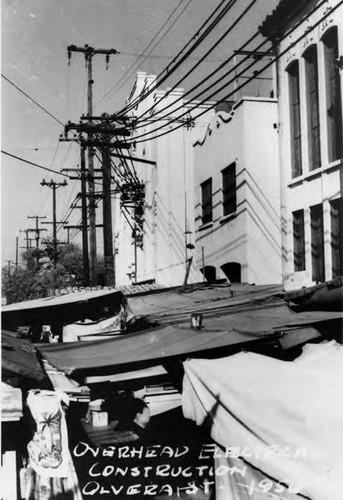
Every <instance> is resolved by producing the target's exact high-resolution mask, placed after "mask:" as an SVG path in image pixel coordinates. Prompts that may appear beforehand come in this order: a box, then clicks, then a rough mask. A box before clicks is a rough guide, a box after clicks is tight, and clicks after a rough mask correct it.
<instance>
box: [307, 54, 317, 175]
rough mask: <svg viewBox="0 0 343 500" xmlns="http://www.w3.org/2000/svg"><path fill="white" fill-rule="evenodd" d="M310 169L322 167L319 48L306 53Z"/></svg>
mask: <svg viewBox="0 0 343 500" xmlns="http://www.w3.org/2000/svg"><path fill="white" fill-rule="evenodd" d="M305 67H306V93H307V116H308V140H309V164H310V170H314V169H315V168H318V167H320V125H319V93H318V58H317V48H316V47H311V48H310V49H309V50H308V51H307V52H306V54H305Z"/></svg>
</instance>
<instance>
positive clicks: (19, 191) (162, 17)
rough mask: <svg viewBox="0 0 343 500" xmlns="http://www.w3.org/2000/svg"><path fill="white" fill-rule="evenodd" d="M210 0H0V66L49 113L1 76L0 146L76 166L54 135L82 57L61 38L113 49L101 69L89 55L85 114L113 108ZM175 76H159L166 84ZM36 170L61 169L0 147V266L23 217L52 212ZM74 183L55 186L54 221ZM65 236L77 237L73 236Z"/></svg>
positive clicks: (240, 3) (163, 58)
mask: <svg viewBox="0 0 343 500" xmlns="http://www.w3.org/2000/svg"><path fill="white" fill-rule="evenodd" d="M248 3H249V2H248V0H237V1H236V4H235V6H234V7H233V8H232V9H231V10H230V11H229V12H228V14H227V15H226V16H225V18H223V21H222V22H221V23H220V25H219V26H218V27H217V28H216V30H214V32H213V34H212V35H211V36H210V37H209V38H208V39H206V41H205V42H204V44H202V45H201V46H200V47H199V51H198V52H197V53H195V54H193V58H194V59H192V60H190V61H187V62H186V63H185V64H184V65H183V67H182V71H184V72H185V71H186V70H187V68H189V67H190V65H192V64H194V62H195V60H196V58H199V57H200V56H201V55H202V54H203V53H204V52H205V50H207V49H208V48H209V47H210V45H211V43H213V42H214V41H215V40H216V39H218V38H219V36H220V35H221V34H222V33H223V32H224V30H225V29H227V26H228V23H229V22H230V21H232V20H233V19H236V17H237V16H238V15H239V14H240V13H241V12H242V11H243V10H244V8H245V7H246V6H247V5H248ZM277 3H278V2H277V0H257V1H256V3H255V5H254V6H253V7H252V8H251V10H250V11H249V13H248V14H247V15H246V16H245V17H244V20H243V21H242V22H240V23H239V25H237V28H236V29H234V30H233V31H232V32H231V34H230V35H229V36H228V37H227V38H226V39H224V40H223V42H222V43H221V44H220V45H219V46H218V48H217V49H216V50H215V51H214V52H213V53H212V54H210V55H209V56H208V58H207V60H206V63H205V64H203V65H202V66H201V67H200V68H199V69H197V70H196V71H195V72H194V74H192V76H191V77H190V79H189V80H185V82H183V83H182V86H183V87H184V88H185V89H186V90H187V88H189V86H190V85H192V84H194V83H197V82H198V81H200V80H201V79H202V78H203V77H204V76H205V75H206V74H208V73H209V72H210V71H212V70H213V69H214V68H215V67H217V66H218V64H220V62H222V61H224V60H225V58H227V57H228V55H231V54H232V51H233V50H234V49H235V48H238V47H239V45H240V44H242V43H243V42H244V41H245V40H247V39H248V38H249V36H250V35H251V34H252V33H254V32H255V31H256V30H257V27H258V25H259V24H260V23H261V22H262V21H263V19H264V18H265V17H266V15H268V14H269V13H270V12H271V11H272V10H273V8H275V6H276V4H277ZM218 4H219V0H58V1H56V0H25V1H23V0H2V30H1V31H2V40H1V42H2V56H1V59H2V60H1V71H2V74H3V75H4V76H5V77H6V78H8V79H9V80H10V81H11V82H13V83H14V84H15V85H17V86H18V87H19V88H20V89H21V90H23V91H24V92H26V93H27V94H28V95H29V96H30V97H31V98H33V99H34V100H36V101H37V102H38V103H39V104H40V105H41V106H43V107H44V108H46V110H48V111H49V112H50V113H51V114H52V115H53V116H54V117H55V119H54V118H52V117H50V116H48V115H47V114H46V113H44V112H43V111H42V110H41V109H40V108H39V107H38V106H36V105H35V104H33V103H32V102H31V101H30V100H29V99H28V98H27V97H25V96H24V95H23V94H22V93H20V92H19V91H18V90H17V89H16V88H14V87H13V86H12V85H11V84H10V83H9V82H8V81H6V80H5V79H4V78H2V81H1V101H2V102H1V148H2V150H4V151H7V152H8V153H10V154H13V155H16V156H19V157H22V158H25V159H26V160H28V161H31V162H34V163H37V164H39V165H42V166H45V167H48V168H52V169H54V170H57V171H60V170H61V169H62V168H76V167H77V165H78V162H79V154H80V153H79V148H78V146H77V144H75V143H72V142H70V143H67V142H59V136H60V134H61V133H63V126H62V125H61V124H60V123H59V122H62V123H66V122H67V121H68V120H70V121H73V122H78V121H79V118H80V115H81V114H82V113H86V110H87V92H86V91H87V81H86V69H85V61H84V57H83V55H82V54H79V53H73V55H72V60H71V63H70V65H68V59H67V46H68V45H71V44H73V45H77V46H81V47H83V46H84V45H85V44H89V45H91V46H93V47H94V48H105V49H110V48H114V49H116V50H117V51H119V54H116V55H113V56H111V60H110V65H109V68H108V70H106V65H105V60H104V56H102V55H97V56H95V57H94V62H93V78H94V81H95V83H94V86H93V87H94V114H100V113H102V112H108V113H114V112H116V111H118V110H120V109H121V108H123V106H124V105H125V99H126V98H127V96H128V95H129V93H130V90H131V88H132V86H133V84H134V80H135V74H136V71H145V72H147V73H149V74H150V73H154V74H158V73H159V72H160V71H162V69H164V68H165V67H166V65H167V64H168V63H169V62H170V61H171V60H172V58H173V57H174V56H175V55H176V54H177V53H178V51H180V50H181V49H182V48H183V46H184V45H185V44H186V43H187V42H188V41H189V40H190V38H191V37H192V36H193V35H194V34H195V33H196V31H197V29H198V28H199V27H200V26H201V24H202V23H203V22H204V21H205V19H206V18H207V17H208V16H209V15H210V13H211V12H212V11H213V10H214V8H215V7H216V6H217V5H218ZM174 9H176V10H175V12H174V14H173V16H172V17H171V18H170V20H169V21H168V22H167V24H166V25H165V27H164V28H163V25H164V23H166V21H167V20H168V16H170V15H171V14H172V13H173V11H174ZM178 16H179V17H178ZM177 17H178V18H177ZM176 18H177V19H176ZM175 19H176V20H175ZM174 20H175V22H174V23H173V21H174ZM172 23H173V25H172ZM171 25H172V26H171ZM170 26H171V27H170ZM169 27H170V29H169V30H168V28H169ZM161 28H162V30H161ZM159 30H161V32H160V34H159V35H158V36H157V38H156V40H155V42H157V41H159V40H161V41H160V43H159V44H158V45H157V46H156V47H155V48H154V50H153V52H152V54H151V55H150V56H149V57H146V58H145V57H144V58H143V57H142V58H141V60H140V61H138V63H139V64H136V65H135V66H134V68H133V70H136V71H133V70H132V71H131V72H130V73H129V74H128V75H127V76H128V78H126V79H125V80H124V81H123V76H125V72H127V71H128V70H129V69H130V67H131V66H132V65H133V64H134V63H135V62H136V61H137V58H138V57H139V56H140V55H141V54H142V51H143V50H144V49H145V48H146V47H147V46H148V44H149V43H150V42H151V40H152V39H153V37H155V36H156V35H157V33H158V32H159ZM167 30H168V31H167ZM143 59H145V60H143ZM183 68H184V69H183ZM181 74H182V73H178V74H177V75H176V76H175V77H174V80H173V79H171V80H170V82H169V81H168V82H166V87H168V86H169V85H172V84H173V83H174V82H175V78H177V77H180V75H181ZM118 82H119V83H121V85H120V86H118ZM256 85H258V84H257V83H256ZM114 90H116V91H115V92H114ZM43 178H44V179H45V180H46V181H50V180H51V179H53V180H54V181H57V182H63V181H64V178H63V177H62V176H60V175H57V174H53V173H49V172H45V171H43V170H40V169H38V168H36V167H32V166H29V165H28V164H25V163H23V162H21V161H18V160H16V159H13V158H10V157H8V156H5V155H4V154H2V155H1V236H2V238H1V261H2V265H4V264H5V262H6V261H7V260H12V261H15V251H16V237H19V246H20V252H22V251H23V249H22V248H21V247H24V246H25V245H26V242H25V241H24V238H25V234H24V233H23V232H20V231H23V230H25V229H28V228H33V227H34V224H35V221H34V220H33V219H29V218H28V216H33V215H39V216H46V219H45V221H51V220H52V190H51V189H49V188H48V187H46V186H42V185H41V182H42V180H43ZM79 184H80V183H79V181H72V180H70V181H69V180H68V185H67V186H66V187H61V188H59V189H58V190H57V220H58V221H61V220H64V216H65V215H66V214H67V212H68V208H69V206H70V204H71V202H72V201H73V199H74V197H75V195H76V194H77V193H78V192H79V191H80V186H79ZM79 219H80V211H79V210H77V209H76V210H73V212H72V214H71V217H70V218H69V219H68V222H69V224H78V222H79ZM41 227H42V228H44V227H45V228H46V229H47V232H46V233H42V236H43V237H45V236H50V235H51V229H52V226H51V225H45V226H43V225H42V226H41ZM31 237H32V238H33V237H34V233H31ZM58 237H59V238H60V240H61V241H66V238H67V236H66V231H65V230H63V229H62V228H61V229H60V230H59V232H58ZM98 239H99V240H100V239H101V237H100V235H99V238H98ZM73 241H75V242H76V243H80V235H78V236H76V238H75V239H74V240H73ZM32 243H33V244H34V242H32ZM6 265H7V264H6Z"/></svg>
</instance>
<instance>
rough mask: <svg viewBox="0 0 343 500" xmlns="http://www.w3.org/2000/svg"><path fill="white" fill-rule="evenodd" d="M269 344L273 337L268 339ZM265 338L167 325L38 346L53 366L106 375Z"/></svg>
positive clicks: (68, 370) (64, 369)
mask: <svg viewBox="0 0 343 500" xmlns="http://www.w3.org/2000/svg"><path fill="white" fill-rule="evenodd" d="M265 338H266V339H267V341H268V340H269V337H265ZM265 338H264V337H263V336H256V335H251V334H242V333H238V332H235V331H230V332H228V331H210V330H205V329H203V330H192V329H190V328H174V327H172V326H165V327H161V328H154V329H151V330H147V331H143V332H138V333H130V334H127V335H122V336H118V337H116V338H113V339H106V340H96V341H89V342H72V343H68V344H37V345H36V347H37V349H38V350H39V351H40V352H41V353H42V355H43V357H44V358H46V359H47V360H48V361H49V363H50V364H52V365H53V366H55V367H56V368H58V369H59V370H63V371H65V372H66V373H71V372H73V371H74V370H83V371H85V372H87V371H90V370H91V371H93V372H96V371H98V373H102V369H103V368H109V367H115V369H116V370H117V371H120V370H121V369H122V368H123V367H124V366H126V367H128V366H131V369H132V366H133V365H136V366H135V368H137V363H140V362H149V363H150V364H161V360H163V359H165V360H166V359H168V358H171V357H176V356H187V355H190V354H195V353H199V352H204V351H209V350H212V349H217V348H219V347H229V346H234V345H237V344H242V345H245V344H246V343H247V342H256V341H258V342H264V339H265Z"/></svg>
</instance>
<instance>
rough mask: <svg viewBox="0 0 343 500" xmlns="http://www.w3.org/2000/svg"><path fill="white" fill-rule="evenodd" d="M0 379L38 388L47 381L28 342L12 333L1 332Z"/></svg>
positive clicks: (34, 349)
mask: <svg viewBox="0 0 343 500" xmlns="http://www.w3.org/2000/svg"><path fill="white" fill-rule="evenodd" d="M1 364H2V378H3V379H5V380H8V379H12V378H16V379H18V383H19V385H21V382H22V383H23V384H25V385H32V387H33V386H35V385H36V386H39V385H40V384H42V383H43V382H44V381H46V380H47V377H46V374H45V372H44V370H43V368H42V367H41V365H40V363H39V361H38V358H37V353H36V348H35V346H34V345H33V344H32V342H30V341H29V340H24V339H19V338H17V337H16V336H15V334H14V333H11V332H6V331H4V330H2V332H1Z"/></svg>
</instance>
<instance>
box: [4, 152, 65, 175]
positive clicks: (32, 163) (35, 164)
mask: <svg viewBox="0 0 343 500" xmlns="http://www.w3.org/2000/svg"><path fill="white" fill-rule="evenodd" d="M1 153H2V154H4V155H7V156H10V157H11V158H15V159H16V160H19V161H22V162H23V163H27V164H29V165H32V166H33V167H37V168H41V169H43V170H47V171H48V172H53V173H54V174H58V175H63V176H64V177H68V178H69V175H67V174H63V173H62V172H58V171H57V170H53V169H52V168H48V167H43V166H42V165H38V163H34V162H32V161H29V160H25V158H21V157H20V156H16V155H13V154H11V153H8V151H4V150H3V149H2V150H1Z"/></svg>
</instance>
